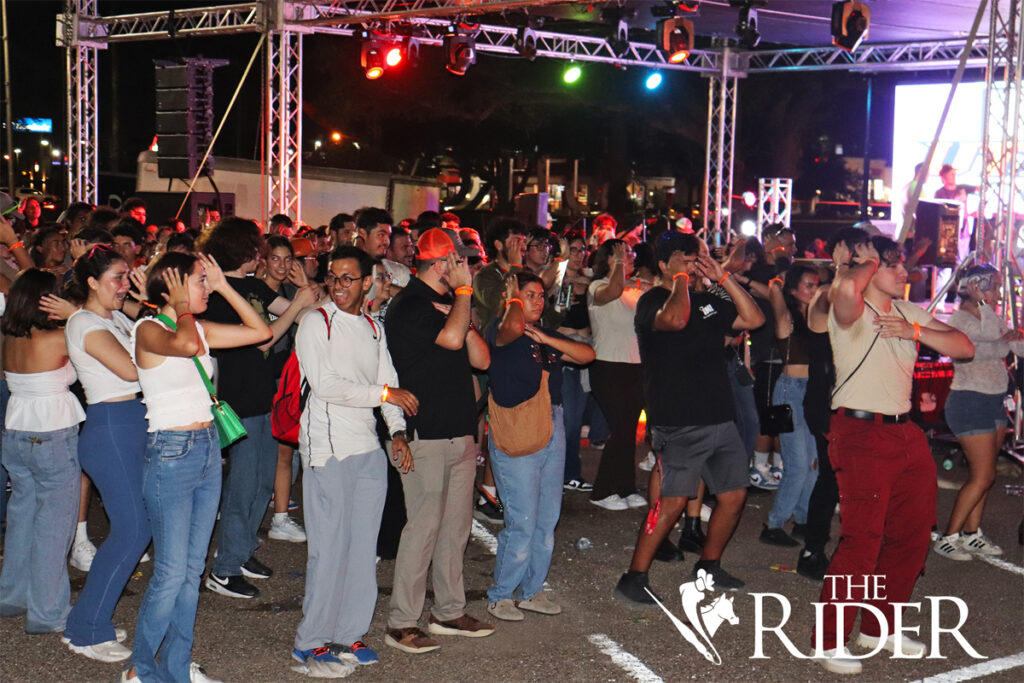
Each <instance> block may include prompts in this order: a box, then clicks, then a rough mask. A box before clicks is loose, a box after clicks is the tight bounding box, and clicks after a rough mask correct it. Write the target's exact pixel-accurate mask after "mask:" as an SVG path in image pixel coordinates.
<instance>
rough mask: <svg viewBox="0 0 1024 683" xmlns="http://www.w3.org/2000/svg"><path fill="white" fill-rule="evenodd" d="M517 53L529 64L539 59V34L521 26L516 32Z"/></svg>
mask: <svg viewBox="0 0 1024 683" xmlns="http://www.w3.org/2000/svg"><path fill="white" fill-rule="evenodd" d="M515 48H516V52H518V53H519V54H520V55H522V56H523V59H525V60H526V61H528V62H532V61H533V60H534V59H536V58H537V33H536V32H535V31H534V30H533V29H532V28H530V27H529V26H520V27H519V30H518V31H517V32H516V42H515Z"/></svg>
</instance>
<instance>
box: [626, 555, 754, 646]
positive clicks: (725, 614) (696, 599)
mask: <svg viewBox="0 0 1024 683" xmlns="http://www.w3.org/2000/svg"><path fill="white" fill-rule="evenodd" d="M713 587H714V577H713V576H711V575H710V574H708V573H707V572H706V571H704V570H703V569H699V570H697V578H696V579H694V580H693V581H690V582H689V583H684V584H682V585H681V586H679V599H680V601H681V602H682V603H683V614H684V615H686V619H687V620H688V621H689V623H687V622H684V621H683V620H681V619H679V618H678V617H677V616H676V615H674V614H672V612H671V611H669V609H668V608H667V607H665V606H664V605H663V604H661V602H660V601H659V600H658V598H656V597H655V596H654V594H653V593H651V591H649V590H648V591H647V593H648V595H650V596H651V598H653V599H654V602H656V603H658V607H660V608H661V609H662V610H663V611H664V612H665V614H667V615H668V618H669V619H671V620H672V623H673V624H674V625H675V627H676V630H678V631H679V633H680V634H681V635H682V636H683V638H685V639H686V640H687V642H689V643H690V644H691V645H693V646H694V647H695V648H697V652H699V653H701V654H702V655H704V658H705V659H707V660H708V661H709V662H711V663H712V664H716V665H720V664H721V663H722V658H721V657H720V656H719V655H718V650H716V649H715V645H714V643H712V642H711V637H712V636H714V635H715V631H717V630H718V627H719V626H721V625H722V622H725V621H727V622H729V624H730V625H732V626H735V625H736V624H738V623H740V620H739V619H738V618H737V617H736V613H735V612H734V611H733V605H732V601H733V599H732V598H727V597H725V594H724V593H723V594H721V595H719V596H718V597H717V598H714V599H713V600H709V601H708V602H707V603H706V604H703V605H702V604H701V603H702V602H703V601H704V598H705V597H707V594H708V592H710V591H711V589H712V588H713ZM645 590H646V589H645Z"/></svg>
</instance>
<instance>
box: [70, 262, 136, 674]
mask: <svg viewBox="0 0 1024 683" xmlns="http://www.w3.org/2000/svg"><path fill="white" fill-rule="evenodd" d="M130 272H131V270H130V268H129V267H128V264H127V263H126V262H125V260H124V259H123V258H122V257H121V255H120V254H118V252H116V251H114V249H113V248H112V247H110V246H108V245H105V244H97V245H95V246H93V247H91V248H90V249H89V251H87V252H86V253H85V254H83V255H82V256H80V257H79V258H78V259H76V260H75V265H74V267H73V273H74V275H73V279H72V281H71V282H70V283H69V285H68V289H67V290H66V291H65V293H66V294H67V295H68V296H69V297H70V298H71V299H73V300H75V301H84V302H85V303H84V304H83V306H82V308H81V309H79V310H78V311H76V312H75V313H73V314H72V315H71V317H70V318H68V322H67V325H66V326H65V328H64V336H65V339H66V341H67V347H68V356H70V358H71V362H72V363H73V364H74V366H75V371H76V372H77V373H78V379H79V381H81V383H82V388H83V389H85V398H86V402H87V403H88V408H87V409H86V421H85V426H84V427H83V428H82V432H81V434H80V435H79V439H78V461H79V463H80V464H81V465H82V469H83V470H85V472H86V473H87V474H88V475H89V477H90V478H91V479H92V481H93V483H94V484H95V485H96V488H97V489H99V492H100V496H102V498H103V507H104V509H105V510H106V512H107V517H108V518H109V519H110V534H109V535H108V536H107V539H106V540H105V541H104V542H103V545H101V546H100V548H99V550H98V551H97V552H96V556H95V558H94V559H93V561H92V566H91V568H90V571H89V577H88V579H86V582H85V588H83V589H82V593H81V595H79V596H78V601H77V602H76V603H75V606H74V608H72V610H71V614H69V615H68V623H67V627H66V628H65V629H64V642H65V643H67V645H68V647H70V648H71V651H72V652H77V653H78V654H81V655H85V656H86V657H89V658H90V659H97V660H99V661H102V662H119V661H122V660H124V659H127V658H128V657H130V656H131V653H132V652H131V650H129V649H128V648H126V647H125V646H124V645H122V644H121V643H120V642H118V639H117V636H118V635H120V634H119V633H117V632H116V631H115V629H114V625H113V623H112V622H111V619H112V617H113V616H114V608H115V607H116V606H117V601H118V598H120V596H121V592H122V591H123V590H124V587H125V585H126V584H127V583H128V579H129V578H131V575H132V571H133V570H134V568H135V565H136V564H138V562H139V558H140V557H141V556H142V553H143V552H144V551H145V549H146V546H147V545H149V540H150V538H151V537H152V534H150V531H149V520H148V519H147V518H146V508H145V507H144V506H143V503H142V460H143V455H144V453H145V450H146V408H145V406H143V405H142V400H141V393H140V388H139V375H138V371H137V370H136V368H135V364H134V363H132V357H131V352H130V350H129V349H130V343H131V332H132V321H131V320H130V319H129V318H128V316H126V315H125V314H124V313H122V312H121V307H122V306H123V305H124V299H125V296H126V295H127V294H128V290H129V288H130V286H131V281H130V280H129V273H130Z"/></svg>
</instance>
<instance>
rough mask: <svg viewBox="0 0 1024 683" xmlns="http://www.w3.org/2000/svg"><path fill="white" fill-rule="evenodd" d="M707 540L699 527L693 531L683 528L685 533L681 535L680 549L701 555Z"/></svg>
mask: <svg viewBox="0 0 1024 683" xmlns="http://www.w3.org/2000/svg"><path fill="white" fill-rule="evenodd" d="M705 540H706V537H705V536H704V532H703V531H702V530H701V528H700V526H699V525H698V526H696V527H694V528H693V529H687V528H686V527H683V533H681V534H679V549H680V550H688V551H690V552H691V553H696V554H698V555H699V554H700V552H701V551H702V550H704V541H705Z"/></svg>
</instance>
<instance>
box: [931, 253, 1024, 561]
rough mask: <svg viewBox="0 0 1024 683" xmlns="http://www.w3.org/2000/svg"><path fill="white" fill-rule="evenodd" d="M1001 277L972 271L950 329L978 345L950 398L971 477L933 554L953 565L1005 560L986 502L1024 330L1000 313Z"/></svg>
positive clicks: (958, 372) (952, 422)
mask: <svg viewBox="0 0 1024 683" xmlns="http://www.w3.org/2000/svg"><path fill="white" fill-rule="evenodd" d="M1001 282H1002V276H1001V275H1000V273H999V271H998V270H996V269H995V268H993V267H992V266H989V265H977V266H972V267H971V268H968V269H967V270H966V271H965V272H964V274H963V276H962V277H961V279H960V282H959V293H960V309H959V310H958V311H957V312H956V313H954V314H953V315H951V316H950V317H949V321H948V324H949V325H950V326H951V327H955V328H956V329H958V330H960V331H961V332H963V333H964V334H966V335H967V337H968V338H969V339H970V340H971V341H972V342H973V343H974V358H973V359H971V360H970V361H968V362H964V361H954V363H953V367H954V372H953V385H952V390H951V391H950V392H949V396H948V397H947V398H946V408H945V413H946V424H948V425H949V428H950V429H951V430H952V431H953V433H954V434H955V435H956V438H957V441H959V442H960V447H961V448H963V451H964V455H965V456H966V457H967V467H968V472H969V474H968V477H967V481H966V483H964V485H963V486H961V487H960V492H959V493H958V494H957V497H956V503H955V504H954V505H953V511H952V512H951V513H950V515H949V523H948V524H947V525H946V533H945V534H944V535H943V536H942V538H939V539H938V540H937V541H935V544H934V546H933V549H934V550H935V552H936V553H938V554H939V555H942V556H943V557H947V558H949V559H951V560H969V559H971V555H972V554H974V555H1002V554H1003V551H1002V548H1000V547H999V546H998V545H996V544H995V543H993V542H992V541H990V540H989V539H987V538H986V537H985V535H984V534H983V533H981V515H982V513H983V512H984V510H985V500H986V499H987V498H988V492H989V489H991V488H992V484H993V482H995V478H996V456H997V455H998V454H999V449H1000V448H1002V446H1003V439H1004V438H1005V437H1006V430H1007V427H1008V424H1009V423H1008V421H1007V416H1006V405H1005V401H1006V393H1007V391H1006V389H1007V374H1006V363H1005V361H1004V359H1005V358H1006V356H1007V354H1009V353H1011V352H1012V353H1015V354H1020V353H1024V341H1022V340H1024V337H1022V335H1021V332H1020V330H1012V331H1011V330H1009V329H1007V327H1006V323H1005V322H1003V318H1002V316H1000V315H999V313H998V311H997V310H996V305H997V304H998V303H999V299H1000V291H999V290H1000V283H1001Z"/></svg>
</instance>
